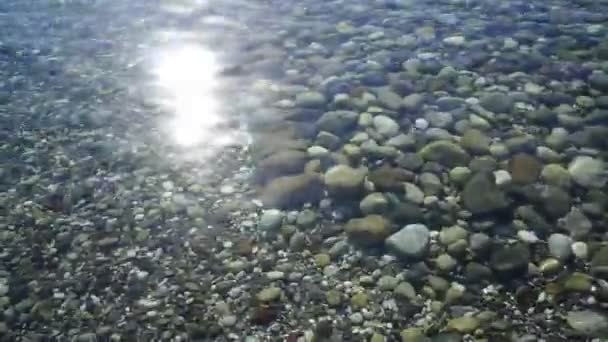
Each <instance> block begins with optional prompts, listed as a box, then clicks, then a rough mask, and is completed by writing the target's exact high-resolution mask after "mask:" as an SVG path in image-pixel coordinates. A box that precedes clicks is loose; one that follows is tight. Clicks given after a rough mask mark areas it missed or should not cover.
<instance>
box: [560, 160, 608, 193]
mask: <svg viewBox="0 0 608 342" xmlns="http://www.w3.org/2000/svg"><path fill="white" fill-rule="evenodd" d="M568 172H570V176H572V180H574V182H575V183H576V184H578V185H580V186H583V187H586V188H602V187H604V186H605V185H606V181H607V180H608V177H607V172H606V167H605V165H604V162H603V161H601V160H599V159H595V158H592V157H588V156H581V157H577V158H576V159H574V160H573V161H572V162H571V163H570V166H568Z"/></svg>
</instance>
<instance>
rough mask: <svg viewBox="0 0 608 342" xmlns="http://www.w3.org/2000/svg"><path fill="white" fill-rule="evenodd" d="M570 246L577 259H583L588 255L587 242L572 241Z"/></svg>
mask: <svg viewBox="0 0 608 342" xmlns="http://www.w3.org/2000/svg"><path fill="white" fill-rule="evenodd" d="M570 248H572V254H574V255H575V256H576V257H577V258H579V259H583V260H584V259H587V257H588V256H589V248H588V247H587V244H586V243H584V242H582V241H577V242H575V243H573V244H572V245H571V246H570Z"/></svg>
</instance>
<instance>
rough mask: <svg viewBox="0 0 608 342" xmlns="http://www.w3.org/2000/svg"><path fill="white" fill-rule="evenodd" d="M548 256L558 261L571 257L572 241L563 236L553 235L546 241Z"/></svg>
mask: <svg viewBox="0 0 608 342" xmlns="http://www.w3.org/2000/svg"><path fill="white" fill-rule="evenodd" d="M547 243H548V245H549V254H551V255H552V256H553V257H555V258H556V259H558V260H560V261H565V260H567V259H568V258H570V256H571V255H572V247H571V245H572V239H571V238H570V237H569V236H567V235H564V234H560V233H554V234H551V235H550V236H549V239H548V240H547Z"/></svg>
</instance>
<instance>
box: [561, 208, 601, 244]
mask: <svg viewBox="0 0 608 342" xmlns="http://www.w3.org/2000/svg"><path fill="white" fill-rule="evenodd" d="M558 226H559V227H560V228H563V229H565V230H567V231H569V232H570V235H571V236H572V237H573V238H575V239H581V238H585V237H587V235H589V233H590V232H591V230H592V229H593V223H592V222H591V220H589V218H587V216H585V214H584V213H583V212H582V211H580V210H579V209H577V208H572V209H571V210H570V212H569V213H568V214H567V215H566V216H565V217H563V218H561V219H560V220H559V221H558Z"/></svg>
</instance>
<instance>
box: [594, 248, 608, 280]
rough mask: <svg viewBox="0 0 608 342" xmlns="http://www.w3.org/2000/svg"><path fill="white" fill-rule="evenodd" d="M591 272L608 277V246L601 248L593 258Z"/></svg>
mask: <svg viewBox="0 0 608 342" xmlns="http://www.w3.org/2000/svg"><path fill="white" fill-rule="evenodd" d="M590 265H591V268H590V269H591V274H593V275H595V276H597V277H601V278H604V279H608V246H604V247H602V248H600V249H599V250H598V251H596V252H595V253H594V254H593V257H592V258H591V264H590Z"/></svg>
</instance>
